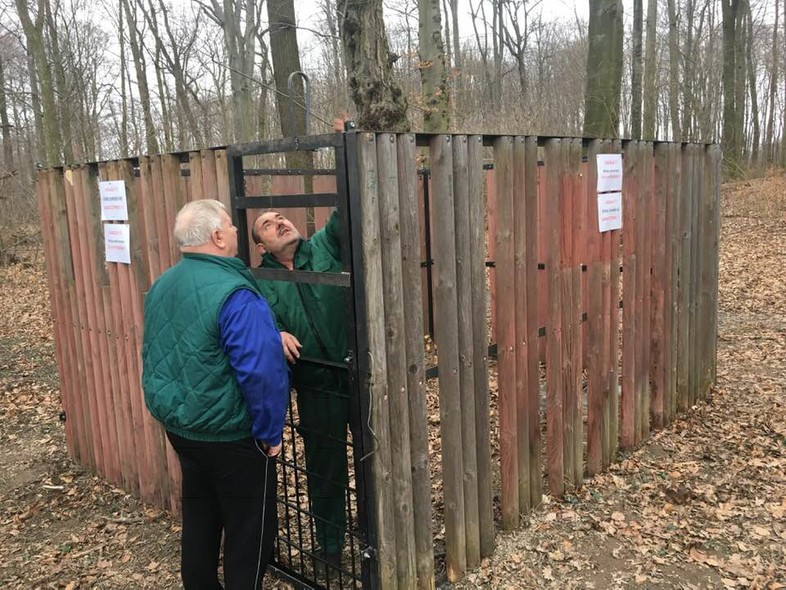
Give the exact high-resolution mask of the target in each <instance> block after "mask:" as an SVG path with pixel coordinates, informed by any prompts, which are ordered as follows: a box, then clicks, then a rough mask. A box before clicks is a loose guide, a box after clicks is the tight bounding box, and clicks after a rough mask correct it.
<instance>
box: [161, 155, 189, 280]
mask: <svg viewBox="0 0 786 590" xmlns="http://www.w3.org/2000/svg"><path fill="white" fill-rule="evenodd" d="M161 172H162V174H163V179H164V182H163V186H164V208H165V211H166V227H167V228H172V227H174V226H175V216H176V215H177V212H178V211H180V208H181V207H182V206H183V205H185V202H186V198H185V194H184V193H183V187H182V182H181V179H180V162H179V161H178V160H177V158H175V157H174V156H172V155H169V154H164V155H162V156H161ZM169 252H170V260H171V264H175V263H176V262H177V261H178V260H180V250H179V249H178V247H177V244H176V243H175V240H174V238H171V239H170V240H169ZM170 266H171V265H170Z"/></svg>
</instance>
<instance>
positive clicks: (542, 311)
mask: <svg viewBox="0 0 786 590" xmlns="http://www.w3.org/2000/svg"><path fill="white" fill-rule="evenodd" d="M536 157H537V156H536ZM542 164H543V163H542V162H538V164H537V167H536V173H535V174H536V179H537V215H538V227H539V228H541V227H543V221H544V219H543V215H544V211H546V192H547V191H546V168H545V166H543V165H542ZM547 243H548V233H547V232H546V231H538V276H537V287H538V303H537V309H538V311H537V313H538V316H537V324H538V361H539V362H544V363H545V362H546V351H547V350H548V338H547V335H546V334H545V333H544V335H543V336H542V337H541V336H540V328H541V327H543V328H545V327H546V324H548V318H549V299H548V293H549V286H548V282H549V275H548V272H547V269H546V258H547V256H548V253H547Z"/></svg>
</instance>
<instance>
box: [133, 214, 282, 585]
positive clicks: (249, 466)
mask: <svg viewBox="0 0 786 590" xmlns="http://www.w3.org/2000/svg"><path fill="white" fill-rule="evenodd" d="M174 236H175V240H176V241H177V244H178V246H179V248H180V251H181V252H182V254H183V257H182V259H181V260H180V262H178V263H177V264H175V265H174V266H173V267H172V268H170V269H168V270H167V271H166V272H165V273H163V274H162V275H161V276H160V277H159V278H158V279H157V280H156V281H155V283H153V286H152V287H151V288H150V292H149V293H148V295H147V298H146V300H145V324H144V337H143V343H142V363H143V372H142V386H143V389H144V394H145V404H146V405H147V408H148V409H149V410H150V413H151V414H152V415H153V417H154V418H156V420H158V421H159V422H161V424H162V425H163V426H164V428H165V430H166V434H167V438H168V439H169V441H170V443H171V444H172V446H173V447H174V449H175V451H176V452H177V455H178V458H179V460H180V466H181V469H182V473H183V486H182V501H183V532H182V543H181V548H182V556H181V575H182V578H183V585H184V586H185V588H186V590H194V589H196V590H201V589H205V590H207V589H209V590H215V589H217V588H221V587H222V585H221V582H220V581H219V579H218V563H219V553H220V545H221V536H222V533H223V534H224V587H225V588H226V589H227V590H232V589H234V588H238V589H239V588H242V589H244V590H248V589H257V588H259V587H260V586H261V583H262V577H263V576H264V573H265V569H266V567H267V564H268V562H269V560H270V557H271V555H272V551H273V539H274V538H275V536H276V528H277V516H276V467H275V464H276V462H275V460H274V459H273V458H274V457H275V456H276V455H278V454H279V452H280V451H281V436H282V431H283V427H284V417H285V414H286V407H287V403H288V400H289V377H288V370H287V366H286V361H285V360H284V353H283V350H282V346H281V337H280V335H279V333H278V330H277V328H276V325H275V322H274V321H273V317H272V314H271V312H270V308H269V307H268V305H267V302H266V301H265V299H264V297H263V296H262V294H261V293H260V291H259V288H258V286H257V283H256V281H255V280H254V278H253V276H252V275H251V273H249V271H248V269H247V268H246V266H245V265H244V264H243V262H242V261H241V260H239V259H238V258H236V255H237V228H236V227H235V226H234V225H232V220H231V219H230V217H229V215H228V214H227V212H226V210H225V208H224V206H223V205H222V204H221V203H220V202H219V201H215V200H208V199H206V200H199V201H193V202H191V203H188V204H187V205H185V206H184V207H183V208H182V209H181V210H180V212H179V213H178V214H177V218H176V220H175V229H174Z"/></svg>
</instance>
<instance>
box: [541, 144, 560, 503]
mask: <svg viewBox="0 0 786 590" xmlns="http://www.w3.org/2000/svg"><path fill="white" fill-rule="evenodd" d="M563 151H564V148H563V145H562V140H560V139H549V140H547V141H546V171H545V172H546V183H545V193H544V195H545V196H544V199H543V214H542V220H541V228H542V231H543V232H544V235H545V243H544V246H545V255H546V274H547V277H548V278H547V293H548V294H547V296H546V300H547V301H548V320H547V323H546V338H547V348H546V455H547V463H548V479H549V490H550V492H551V494H552V495H553V496H555V497H558V498H559V497H561V496H562V495H563V493H564V491H565V478H564V476H563V469H564V449H563V438H562V437H563V431H564V428H565V423H564V415H563V412H564V408H563V396H562V379H561V377H562V364H563V358H562V352H563V346H562V324H561V319H562V318H561V310H562V305H563V302H562V272H561V268H560V245H561V239H562V236H561V231H560V230H561V228H560V220H561V210H562V203H561V201H562V199H561V198H560V193H561V192H562V187H561V180H562V179H561V173H562V166H563Z"/></svg>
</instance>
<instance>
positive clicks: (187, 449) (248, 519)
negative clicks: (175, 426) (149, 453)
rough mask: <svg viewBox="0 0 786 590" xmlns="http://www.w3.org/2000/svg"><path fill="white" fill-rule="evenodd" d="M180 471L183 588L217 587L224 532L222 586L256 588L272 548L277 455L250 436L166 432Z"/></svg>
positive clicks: (203, 589)
mask: <svg viewBox="0 0 786 590" xmlns="http://www.w3.org/2000/svg"><path fill="white" fill-rule="evenodd" d="M167 437H168V438H169V442H170V443H172V446H173V447H174V449H175V451H176V452H177V456H178V458H179V459H180V467H181V469H182V472H183V488H182V501H183V535H182V541H181V550H182V553H181V575H182V578H183V586H184V587H185V590H218V589H220V588H222V586H221V583H220V581H219V579H218V560H219V551H220V547H221V534H222V532H223V533H224V584H225V587H226V590H258V589H259V588H261V587H262V578H263V577H264V575H265V570H266V569H267V564H268V562H269V561H270V558H271V556H272V554H273V540H274V539H275V537H276V533H277V527H278V517H277V514H276V461H275V459H270V458H268V457H267V455H265V454H264V453H263V452H262V451H260V450H259V449H258V448H257V446H256V443H255V442H254V440H253V439H251V438H246V439H243V440H238V441H233V442H200V441H193V440H189V439H186V438H183V437H180V436H177V435H176V434H173V433H171V432H167Z"/></svg>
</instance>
